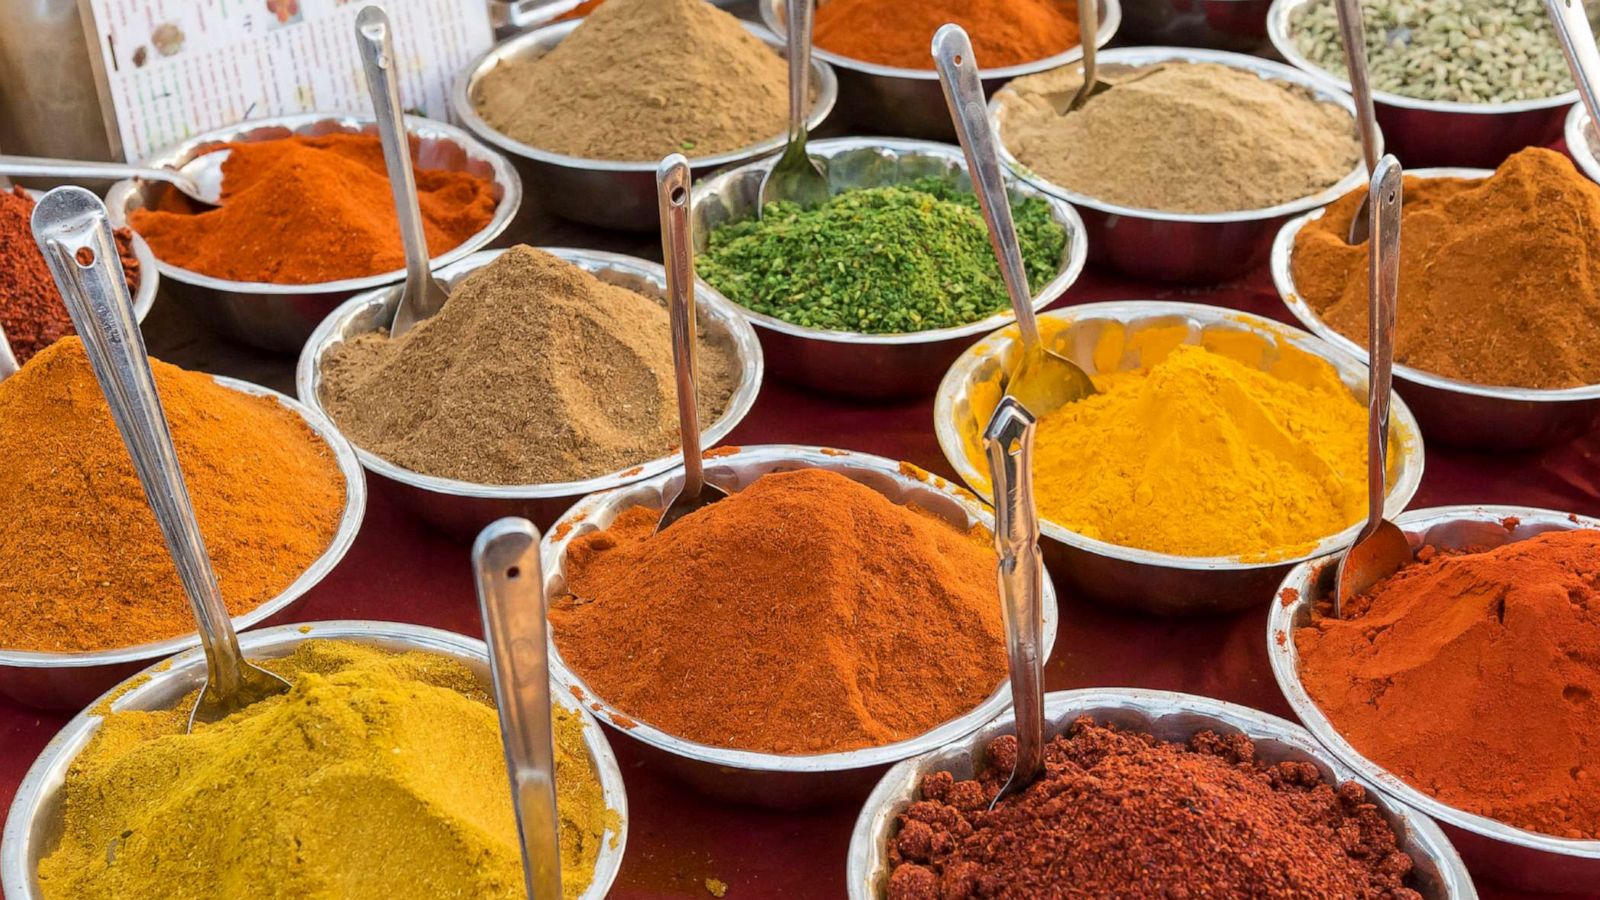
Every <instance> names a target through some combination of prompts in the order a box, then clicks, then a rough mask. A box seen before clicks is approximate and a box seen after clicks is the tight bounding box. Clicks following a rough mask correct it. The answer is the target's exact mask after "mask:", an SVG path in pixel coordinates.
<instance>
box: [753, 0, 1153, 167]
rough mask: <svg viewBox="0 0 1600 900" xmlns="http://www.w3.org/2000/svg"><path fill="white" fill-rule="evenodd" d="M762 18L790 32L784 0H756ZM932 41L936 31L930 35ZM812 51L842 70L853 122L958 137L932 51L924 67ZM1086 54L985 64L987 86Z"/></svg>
mask: <svg viewBox="0 0 1600 900" xmlns="http://www.w3.org/2000/svg"><path fill="white" fill-rule="evenodd" d="M758 2H759V7H760V10H761V21H762V22H764V23H766V26H767V27H768V28H770V29H772V32H773V33H774V34H777V35H779V36H780V37H781V36H783V35H785V34H787V33H788V28H787V26H786V24H785V23H786V21H787V20H786V19H785V16H784V6H783V4H784V0H758ZM1099 4H1100V31H1099V33H1098V34H1097V35H1096V39H1095V46H1096V47H1104V46H1105V45H1106V44H1107V43H1108V42H1109V41H1110V40H1111V38H1112V37H1113V36H1115V35H1116V33H1117V27H1118V26H1119V25H1121V24H1122V4H1121V3H1120V2H1119V0H1099ZM928 37H929V39H930V42H931V39H932V37H933V35H931V34H930V35H928ZM811 53H812V55H813V56H815V57H816V58H818V59H823V60H827V61H828V62H829V63H831V64H832V65H833V67H834V70H835V71H837V72H838V75H839V106H840V109H841V111H842V112H844V113H845V115H846V117H847V118H848V119H849V121H850V122H852V123H854V124H856V125H858V126H859V128H860V129H861V130H866V131H871V132H875V133H880V134H893V135H904V136H906V137H911V138H924V139H928V140H935V141H946V142H954V141H955V139H956V130H955V125H954V124H953V123H952V122H951V121H950V108H949V107H948V106H946V105H945V101H944V90H943V89H942V88H940V87H939V74H938V73H937V72H935V71H934V69H933V52H932V50H931V49H930V50H929V53H928V67H927V68H926V69H906V68H901V67H900V66H884V65H879V64H877V63H871V62H867V61H865V60H860V59H853V58H851V57H848V56H844V55H843V54H839V53H833V52H831V51H828V50H824V49H822V48H821V47H816V46H813V47H812V49H811ZM1081 59H1083V47H1082V46H1081V45H1074V46H1073V47H1070V48H1068V49H1066V50H1063V51H1062V52H1060V53H1057V54H1054V55H1053V56H1047V57H1045V58H1044V59H1038V60H1034V61H1033V62H1029V63H1022V64H1021V65H1016V66H983V62H984V61H983V59H982V58H979V60H978V64H979V65H980V66H981V67H983V90H984V93H986V94H992V93H994V92H995V91H996V90H998V89H999V88H1000V86H1001V85H1003V84H1005V83H1006V82H1007V81H1010V80H1011V79H1013V78H1017V77H1020V76H1022V75H1031V74H1033V73H1034V72H1043V71H1045V70H1047V69H1054V68H1056V67H1057V66H1066V65H1072V64H1073V63H1076V62H1078V61H1079V60H1081Z"/></svg>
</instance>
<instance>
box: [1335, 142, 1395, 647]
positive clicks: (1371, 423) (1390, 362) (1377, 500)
mask: <svg viewBox="0 0 1600 900" xmlns="http://www.w3.org/2000/svg"><path fill="white" fill-rule="evenodd" d="M1401 181H1402V179H1401V170H1400V162H1399V160H1397V159H1395V158H1394V157H1393V156H1385V157H1384V158H1383V159H1381V160H1379V161H1378V166H1377V168H1376V169H1374V170H1373V172H1372V182H1371V184H1370V185H1369V187H1368V188H1367V191H1368V198H1369V201H1370V203H1371V217H1372V223H1371V227H1372V246H1371V247H1370V248H1369V256H1370V257H1371V262H1370V264H1369V267H1368V281H1367V292H1368V297H1369V299H1370V301H1371V307H1370V312H1369V314H1368V316H1367V334H1368V343H1369V344H1370V345H1371V346H1370V348H1369V352H1368V369H1369V374H1368V376H1367V524H1366V526H1365V527H1363V528H1362V529H1361V534H1360V535H1359V536H1357V537H1356V540H1355V543H1354V544H1352V545H1351V547H1350V549H1349V550H1348V551H1347V552H1346V553H1345V555H1344V556H1342V557H1340V558H1339V567H1338V569H1337V570H1336V571H1335V572H1334V591H1333V616H1334V618H1336V619H1337V618H1341V617H1342V616H1343V614H1344V607H1345V604H1346V603H1348V602H1349V601H1350V600H1351V599H1352V598H1354V597H1356V596H1357V595H1359V594H1361V593H1364V592H1365V591H1367V590H1368V589H1370V588H1371V587H1372V586H1373V585H1375V584H1377V583H1378V582H1380V581H1382V580H1383V579H1385V578H1388V577H1389V576H1390V575H1393V574H1394V573H1396V572H1398V571H1400V568H1401V567H1402V566H1404V565H1405V564H1406V563H1408V562H1411V559H1412V556H1411V544H1410V542H1408V541H1407V540H1406V536H1405V533H1404V532H1402V531H1401V530H1400V529H1399V527H1398V526H1396V525H1395V524H1394V523H1393V522H1390V521H1389V520H1388V519H1385V518H1384V517H1383V501H1384V498H1385V497H1386V496H1387V495H1388V492H1387V491H1386V490H1385V483H1384V482H1385V479H1386V477H1387V475H1388V466H1387V462H1388V459H1389V399H1390V387H1391V381H1392V376H1393V368H1394V320H1395V305H1396V298H1397V294H1398V293H1399V284H1400V203H1401Z"/></svg>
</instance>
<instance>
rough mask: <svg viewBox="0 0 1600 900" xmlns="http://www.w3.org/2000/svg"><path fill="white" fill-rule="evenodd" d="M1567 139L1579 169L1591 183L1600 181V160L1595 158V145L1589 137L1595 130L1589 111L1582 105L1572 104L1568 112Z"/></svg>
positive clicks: (1569, 149) (1568, 147)
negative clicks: (1590, 121)
mask: <svg viewBox="0 0 1600 900" xmlns="http://www.w3.org/2000/svg"><path fill="white" fill-rule="evenodd" d="M1565 132H1566V137H1567V152H1568V153H1570V154H1572V158H1573V160H1575V161H1576V162H1577V163H1578V168H1579V169H1581V170H1583V174H1585V175H1587V176H1589V178H1590V180H1591V181H1600V159H1597V158H1595V152H1594V150H1595V145H1594V144H1593V143H1592V142H1591V141H1590V139H1589V135H1591V134H1593V133H1594V128H1593V127H1592V126H1591V125H1590V124H1589V110H1587V109H1585V108H1584V106H1583V104H1582V103H1574V104H1572V108H1571V109H1569V110H1567V121H1566V126H1565Z"/></svg>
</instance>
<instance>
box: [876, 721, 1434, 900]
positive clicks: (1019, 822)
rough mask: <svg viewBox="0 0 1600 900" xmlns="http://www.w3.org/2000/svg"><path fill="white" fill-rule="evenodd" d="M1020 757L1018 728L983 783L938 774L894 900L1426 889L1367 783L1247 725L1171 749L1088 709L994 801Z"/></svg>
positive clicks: (992, 752) (897, 876) (917, 814)
mask: <svg viewBox="0 0 1600 900" xmlns="http://www.w3.org/2000/svg"><path fill="white" fill-rule="evenodd" d="M1015 761H1016V738H1013V737H1010V736H1006V737H1002V738H999V739H998V740H996V741H994V742H993V743H991V744H990V745H989V747H988V750H987V753H986V762H987V765H986V767H985V770H984V772H983V774H982V775H981V776H980V778H979V779H977V780H973V781H956V780H955V778H954V777H953V776H952V775H951V774H950V773H949V772H937V773H934V774H933V775H930V776H928V777H927V778H925V779H923V781H922V799H920V800H918V801H917V802H915V803H913V804H912V805H911V806H910V807H909V808H908V809H907V810H906V811H905V812H904V813H903V814H901V816H900V831H899V833H898V834H897V835H896V836H895V838H894V841H893V843H892V845H891V846H890V863H891V865H892V867H893V871H892V873H891V875H890V878H889V891H888V897H889V900H962V898H979V897H985V898H987V897H1030V898H1057V897H1061V898H1064V897H1067V896H1073V897H1238V896H1252V897H1308V898H1309V897H1364V898H1406V900H1416V898H1418V897H1419V896H1420V895H1418V894H1417V893H1416V892H1415V891H1413V890H1412V889H1411V888H1409V887H1407V886H1406V883H1407V877H1408V875H1409V874H1410V872H1411V868H1412V862H1411V858H1410V857H1409V856H1407V855H1406V854H1405V853H1403V852H1402V851H1401V850H1400V849H1399V847H1398V845H1397V843H1396V839H1395V835H1394V832H1393V830H1391V829H1390V828H1389V825H1388V823H1387V822H1385V821H1384V820H1383V817H1382V816H1381V815H1380V814H1379V813H1378V811H1377V809H1376V808H1375V807H1374V806H1373V805H1372V804H1371V803H1369V802H1367V799H1366V793H1365V792H1364V791H1363V790H1362V788H1361V786H1360V785H1359V784H1356V783H1355V782H1347V783H1345V784H1343V785H1340V786H1339V787H1337V788H1335V787H1333V786H1331V785H1329V784H1327V783H1326V782H1324V781H1323V780H1322V776H1321V774H1320V773H1319V772H1318V771H1317V768H1316V767H1315V766H1314V765H1312V764H1310V763H1297V762H1282V763H1275V764H1270V765H1269V764H1264V763H1261V762H1258V761H1257V760H1256V758H1255V746H1254V744H1253V743H1252V742H1251V741H1250V739H1249V738H1247V737H1245V736H1243V735H1229V736H1221V735H1218V734H1215V733H1212V732H1201V733H1199V734H1197V735H1195V736H1194V737H1192V738H1190V739H1189V741H1188V743H1187V744H1172V743H1167V742H1164V741H1160V740H1157V739H1156V738H1153V737H1151V736H1149V735H1146V734H1139V733H1135V732H1130V731H1124V730H1121V729H1118V728H1115V727H1111V726H1101V725H1096V724H1094V722H1093V721H1092V720H1091V719H1089V718H1087V717H1085V718H1080V719H1078V720H1077V721H1075V722H1073V723H1072V724H1071V725H1070V726H1069V727H1068V728H1067V731H1066V733H1064V734H1062V735H1060V736H1058V737H1056V738H1054V739H1052V740H1051V741H1050V742H1049V743H1048V744H1046V745H1045V772H1044V774H1043V775H1042V776H1040V778H1039V779H1038V780H1036V781H1035V782H1034V783H1033V784H1031V785H1029V786H1028V788H1027V789H1026V790H1024V791H1023V792H1022V793H1021V794H1016V795H1013V796H1011V797H1007V798H1006V799H1005V800H1002V801H1001V802H1000V803H999V805H997V806H996V807H995V808H994V810H992V811H990V810H989V809H988V806H989V802H990V800H991V798H993V797H994V795H995V793H996V792H997V791H998V790H999V789H1000V786H1001V785H1002V784H1003V783H1004V782H1005V780H1006V778H1007V777H1008V776H1009V775H1010V774H1011V768H1012V765H1013V763H1014V762H1015Z"/></svg>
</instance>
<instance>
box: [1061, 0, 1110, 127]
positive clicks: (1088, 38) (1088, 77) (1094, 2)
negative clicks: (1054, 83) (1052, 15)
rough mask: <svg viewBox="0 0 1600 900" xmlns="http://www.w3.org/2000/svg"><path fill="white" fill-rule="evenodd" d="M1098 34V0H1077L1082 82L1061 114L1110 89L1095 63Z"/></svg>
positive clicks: (1079, 106) (1081, 107)
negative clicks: (1081, 49)
mask: <svg viewBox="0 0 1600 900" xmlns="http://www.w3.org/2000/svg"><path fill="white" fill-rule="evenodd" d="M1099 35H1100V4H1099V2H1098V0H1078V46H1080V47H1082V48H1083V83H1082V84H1080V85H1078V90H1077V93H1075V94H1073V95H1072V99H1071V100H1068V101H1067V108H1066V109H1063V110H1061V114H1062V115H1066V114H1067V113H1069V112H1077V111H1078V110H1080V109H1083V105H1084V104H1085V103H1088V102H1089V98H1091V97H1094V96H1095V95H1097V94H1103V93H1105V92H1106V91H1109V90H1111V82H1109V81H1106V80H1105V79H1103V78H1100V77H1099V66H1098V65H1096V59H1095V57H1096V55H1097V54H1098V52H1099V51H1098V49H1097V48H1096V47H1095V44H1096V43H1097V40H1096V39H1097V38H1098V37H1099Z"/></svg>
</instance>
